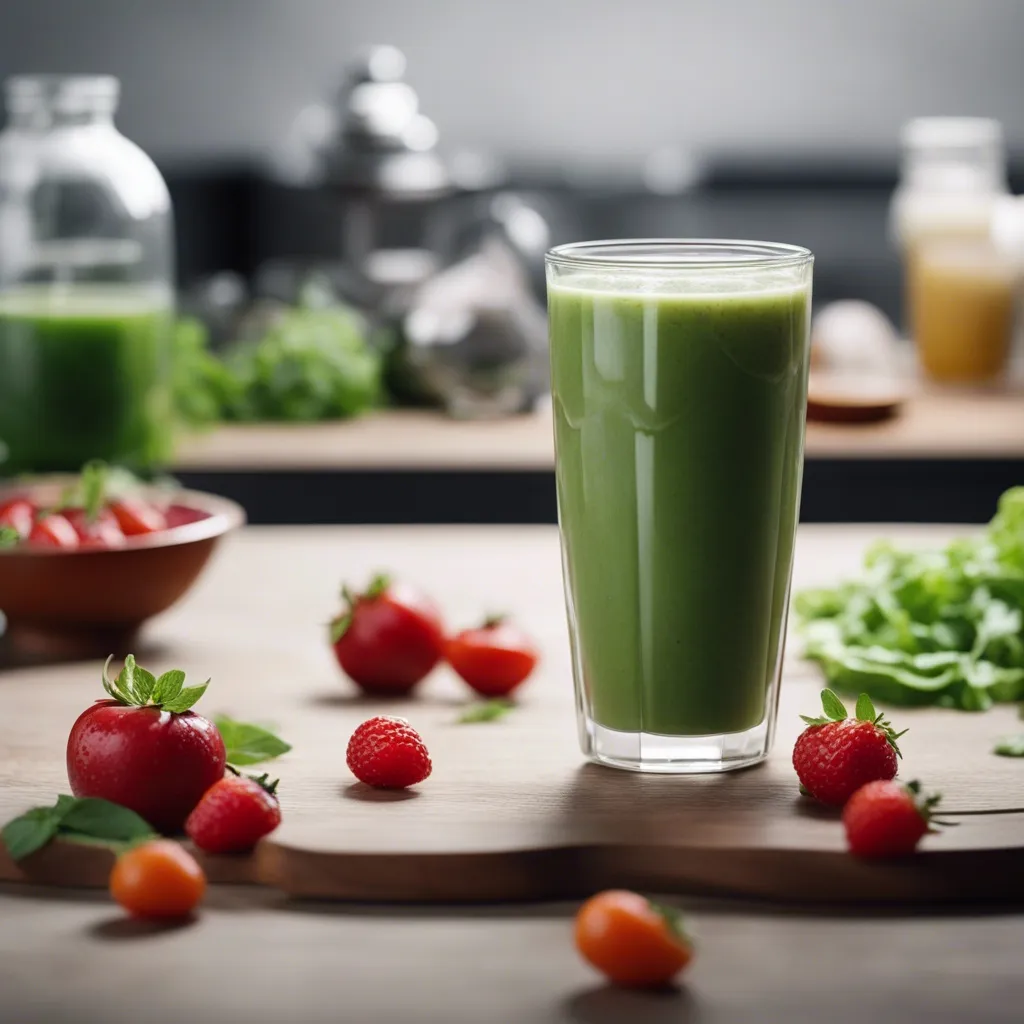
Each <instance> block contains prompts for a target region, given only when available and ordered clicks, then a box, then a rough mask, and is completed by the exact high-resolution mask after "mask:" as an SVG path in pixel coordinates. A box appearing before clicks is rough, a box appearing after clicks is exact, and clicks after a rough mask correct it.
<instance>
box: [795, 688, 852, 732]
mask: <svg viewBox="0 0 1024 1024" xmlns="http://www.w3.org/2000/svg"><path fill="white" fill-rule="evenodd" d="M859 703H860V702H859V701H858V706H859ZM821 709H822V711H823V712H824V714H823V715H819V716H818V717H817V718H808V717H807V716H806V715H801V716H800V717H801V718H802V719H803V720H804V721H805V722H806V723H807V724H808V725H828V723H829V722H842V721H843V720H844V719H846V718H848V717H849V712H847V710H846V705H845V704H843V702H842V701H841V700H840V699H839V698H838V697H837V696H836V695H835V694H834V693H833V692H832V691H831V690H822V691H821Z"/></svg>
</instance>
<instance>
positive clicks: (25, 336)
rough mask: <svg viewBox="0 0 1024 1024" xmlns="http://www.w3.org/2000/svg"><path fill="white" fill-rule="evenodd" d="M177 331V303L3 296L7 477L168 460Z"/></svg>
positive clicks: (105, 293) (130, 294) (79, 295)
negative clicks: (96, 462)
mask: <svg viewBox="0 0 1024 1024" xmlns="http://www.w3.org/2000/svg"><path fill="white" fill-rule="evenodd" d="M170 328H171V312H170V305H169V303H168V302H167V301H165V300H164V301H161V299H160V297H159V296H155V295H154V294H152V293H144V292H138V291H135V290H131V291H117V290H111V289H103V290H95V289H92V288H86V289H76V290H74V291H71V292H69V293H67V294H66V295H64V296H63V297H62V298H58V297H55V296H54V294H53V293H52V292H51V291H43V290H39V291H31V290H23V291H18V292H17V293H10V294H7V295H4V296H0V442H2V445H3V449H0V450H5V454H6V459H5V460H4V461H0V473H2V474H14V473H23V472H47V471H57V470H69V471H70V470H77V469H79V468H80V467H81V465H82V464H83V463H84V462H86V461H87V460H89V459H93V458H99V459H106V460H107V461H109V462H114V463H119V464H122V465H127V466H130V467H133V468H137V469H146V468H149V467H152V466H154V465H156V464H158V463H159V462H160V461H161V460H162V459H164V458H166V455H167V452H168V447H169V432H170V424H171V405H170V401H171V399H170V347H169V346H170Z"/></svg>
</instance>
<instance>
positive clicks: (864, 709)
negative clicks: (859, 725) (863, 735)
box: [857, 693, 875, 722]
mask: <svg viewBox="0 0 1024 1024" xmlns="http://www.w3.org/2000/svg"><path fill="white" fill-rule="evenodd" d="M874 720H875V705H874V704H872V703H871V698H870V697H869V696H868V695H867V694H866V693H862V694H861V695H860V696H859V697H858V698H857V721H858V722H873V721H874Z"/></svg>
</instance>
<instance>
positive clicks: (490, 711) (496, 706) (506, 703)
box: [456, 699, 515, 725]
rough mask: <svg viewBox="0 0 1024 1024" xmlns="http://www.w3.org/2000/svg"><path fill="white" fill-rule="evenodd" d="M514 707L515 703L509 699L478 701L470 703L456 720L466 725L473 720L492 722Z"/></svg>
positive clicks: (473, 721)
mask: <svg viewBox="0 0 1024 1024" xmlns="http://www.w3.org/2000/svg"><path fill="white" fill-rule="evenodd" d="M514 707H515V704H513V703H512V701H510V700H502V699H495V700H484V701H478V702H477V703H475V704H470V705H469V706H468V707H467V708H466V710H465V711H463V712H462V714H461V715H459V717H458V719H456V721H457V722H458V723H459V724H460V725H468V724H472V723H475V722H494V721H497V720H498V719H499V718H504V717H505V715H507V714H508V713H509V712H510V711H511V710H512V709H513V708H514Z"/></svg>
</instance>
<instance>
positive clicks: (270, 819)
mask: <svg viewBox="0 0 1024 1024" xmlns="http://www.w3.org/2000/svg"><path fill="white" fill-rule="evenodd" d="M280 824H281V805H280V804H279V803H278V802H277V781H276V780H275V781H274V782H269V783H268V782H267V776H266V775H261V776H260V777H259V778H258V779H255V778H251V777H250V776H248V775H225V776H224V778H223V779H221V780H220V781H219V782H215V783H214V784H213V785H212V786H211V787H210V788H209V789H208V790H207V791H206V793H205V794H204V795H203V798H202V800H200V801H199V803H198V804H197V805H196V807H195V810H194V811H193V812H192V813H191V814H190V815H189V816H188V820H187V821H186V822H185V831H186V832H187V833H188V834H189V838H190V839H191V840H192V842H193V843H195V844H196V846H198V847H199V849H200V850H205V851H206V852H207V853H243V852H245V851H246V850H251V849H252V848H253V847H254V846H255V845H256V843H257V842H259V840H260V839H262V838H263V837H264V836H265V835H267V834H268V833H270V832H273V831H274V829H275V828H277V826H278V825H280Z"/></svg>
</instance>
